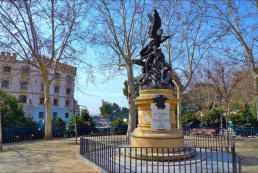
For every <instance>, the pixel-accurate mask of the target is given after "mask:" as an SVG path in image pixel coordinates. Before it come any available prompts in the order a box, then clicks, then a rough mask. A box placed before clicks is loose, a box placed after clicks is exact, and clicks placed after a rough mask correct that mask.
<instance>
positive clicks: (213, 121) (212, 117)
mask: <svg viewBox="0 0 258 173" xmlns="http://www.w3.org/2000/svg"><path fill="white" fill-rule="evenodd" d="M222 125H223V128H225V127H226V119H225V117H224V116H223V117H222ZM203 127H204V128H213V129H219V128H220V111H219V110H216V109H213V110H211V111H210V112H209V113H208V115H206V116H204V117H203Z"/></svg>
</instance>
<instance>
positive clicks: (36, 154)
mask: <svg viewBox="0 0 258 173" xmlns="http://www.w3.org/2000/svg"><path fill="white" fill-rule="evenodd" d="M78 152H79V145H75V143H74V138H70V139H53V140H47V141H45V140H37V141H26V142H21V143H12V144H5V145H4V152H1V153H0V172H1V173H34V172H35V173H96V172H97V171H96V170H94V169H93V168H91V167H89V166H87V165H86V164H85V163H84V162H83V161H81V160H80V159H78V158H77V157H76V154H77V153H78Z"/></svg>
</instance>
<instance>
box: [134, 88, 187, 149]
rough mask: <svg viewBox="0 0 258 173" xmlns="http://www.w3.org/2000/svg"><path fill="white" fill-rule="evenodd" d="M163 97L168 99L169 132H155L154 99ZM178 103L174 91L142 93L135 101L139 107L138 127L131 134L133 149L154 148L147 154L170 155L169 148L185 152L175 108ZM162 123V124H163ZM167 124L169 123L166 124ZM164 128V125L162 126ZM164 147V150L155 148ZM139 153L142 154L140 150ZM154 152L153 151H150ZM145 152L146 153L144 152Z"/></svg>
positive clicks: (144, 91) (163, 90) (162, 90)
mask: <svg viewBox="0 0 258 173" xmlns="http://www.w3.org/2000/svg"><path fill="white" fill-rule="evenodd" d="M160 95H163V96H164V97H166V98H167V99H166V101H165V103H167V104H169V112H168V114H169V118H170V127H171V128H170V129H169V130H161V129H157V130H153V129H152V123H153V122H152V120H153V117H152V109H151V104H152V103H154V100H153V99H154V98H156V97H158V96H160ZM177 103H178V99H176V98H175V97H174V95H173V91H172V90H168V89H153V90H143V91H140V96H139V97H137V98H136V99H135V104H136V105H137V106H138V122H139V124H138V127H137V128H136V129H135V130H134V132H133V133H132V134H131V147H154V148H149V149H148V151H147V152H154V153H157V152H158V153H162V152H165V153H169V152H172V151H169V150H171V149H169V147H174V152H177V151H180V150H183V149H184V148H183V147H184V136H183V133H182V131H181V130H178V129H177V128H176V121H175V108H176V105H177ZM161 123H162V122H161ZM164 123H167V122H164ZM161 127H162V124H161ZM155 147H163V148H159V149H157V148H155ZM137 150H138V151H137V152H140V151H139V150H140V149H139V148H138V149H137ZM150 150H153V151H150ZM143 152H144V151H143Z"/></svg>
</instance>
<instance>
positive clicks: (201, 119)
mask: <svg viewBox="0 0 258 173" xmlns="http://www.w3.org/2000/svg"><path fill="white" fill-rule="evenodd" d="M200 115H201V127H203V119H202V117H203V116H204V114H203V112H201V113H200Z"/></svg>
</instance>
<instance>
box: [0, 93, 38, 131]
mask: <svg viewBox="0 0 258 173" xmlns="http://www.w3.org/2000/svg"><path fill="white" fill-rule="evenodd" d="M0 98H1V100H3V108H2V124H3V127H4V128H5V127H6V128H14V127H30V126H37V125H38V124H37V123H36V121H34V120H33V118H32V117H25V116H24V112H23V106H22V104H19V102H18V100H17V99H16V98H15V97H13V96H10V95H8V94H6V93H5V92H3V91H2V90H0Z"/></svg>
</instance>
